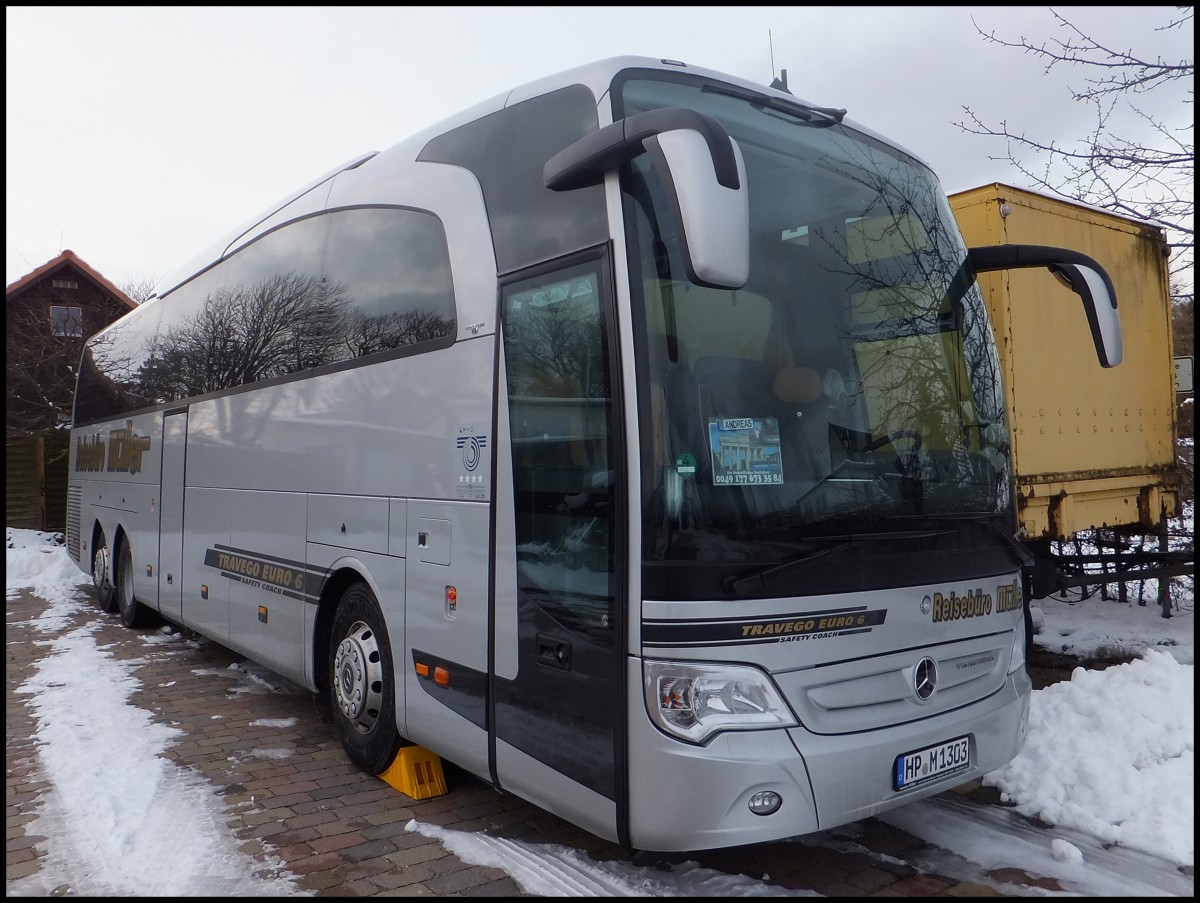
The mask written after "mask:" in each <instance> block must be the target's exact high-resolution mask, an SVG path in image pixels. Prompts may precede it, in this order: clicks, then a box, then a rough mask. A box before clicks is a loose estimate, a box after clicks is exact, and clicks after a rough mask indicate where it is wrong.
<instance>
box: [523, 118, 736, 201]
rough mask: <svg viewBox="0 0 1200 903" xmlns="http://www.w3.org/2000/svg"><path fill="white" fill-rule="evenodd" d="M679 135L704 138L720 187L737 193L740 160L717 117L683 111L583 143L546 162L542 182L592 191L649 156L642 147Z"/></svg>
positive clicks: (618, 126)
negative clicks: (613, 172)
mask: <svg viewBox="0 0 1200 903" xmlns="http://www.w3.org/2000/svg"><path fill="white" fill-rule="evenodd" d="M676 129H692V130H694V131H697V132H699V133H700V134H701V135H703V136H704V140H705V142H706V143H707V144H708V151H709V154H710V156H711V157H712V161H713V168H714V169H715V170H716V175H717V182H718V184H720V185H722V186H724V187H725V188H732V189H735V190H736V189H738V188H740V187H741V183H740V181H739V179H738V169H737V160H736V158H735V157H734V154H733V145H732V142H731V141H730V138H729V133H728V132H727V131H725V129H724V127H723V126H722V125H721V124H720V123H719V122H717V120H715V119H713V117H711V116H709V115H707V114H705V113H699V112H697V111H696V110H688V109H684V108H683V107H667V108H665V109H661V110H647V111H646V112H645V113H636V114H634V115H633V116H629V117H627V118H625V119H622V120H620V121H618V122H614V123H613V124H612V125H606V126H604V128H602V129H599V130H597V131H595V132H592V133H591V134H589V135H585V136H584V137H583V138H580V139H579V140H578V141H576V142H575V143H574V144H572V145H570V146H569V147H566V148H564V149H563V150H561V151H559V152H558V153H557V154H555V155H554V156H553V157H551V158H550V159H549V160H547V161H546V165H545V167H544V168H543V170H542V177H543V179H544V181H545V184H546V187H547V188H549V189H551V190H552V191H569V190H571V189H574V188H582V187H584V186H585V185H593V184H595V183H596V182H598V181H599V180H600V179H602V178H603V177H604V173H605V172H606V171H608V170H609V169H611V168H613V167H614V166H619V165H620V164H622V163H624V162H626V161H628V160H632V159H633V158H634V157H636V156H638V155H640V154H642V153H644V152H645V149H646V148H645V146H644V145H643V143H642V142H643V141H644V140H645V139H646V138H649V137H650V136H652V135H658V134H661V133H662V132H670V131H675V130H676Z"/></svg>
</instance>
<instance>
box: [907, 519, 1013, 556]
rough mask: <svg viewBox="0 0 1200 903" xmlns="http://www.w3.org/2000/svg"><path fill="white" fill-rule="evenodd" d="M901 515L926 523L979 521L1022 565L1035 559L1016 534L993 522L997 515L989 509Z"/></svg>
mask: <svg viewBox="0 0 1200 903" xmlns="http://www.w3.org/2000/svg"><path fill="white" fill-rule="evenodd" d="M900 517H902V518H904V519H907V520H920V521H924V522H925V523H942V524H953V523H954V522H955V521H971V522H973V523H979V524H982V525H983V526H984V529H986V530H987V531H988V533H990V534H991V535H992V536H995V537H996V538H997V539H999V540H1001V541H1002V542H1003V543H1004V544H1005V545H1006V546H1008V549H1009V551H1011V552H1012V553H1013V554H1014V555H1015V556H1016V558H1017V561H1018V562H1019V563H1020V565H1021V567H1029V566H1031V565H1032V564H1033V562H1034V560H1035V559H1034V557H1033V553H1032V552H1030V551H1029V549H1028V548H1026V546H1025V545H1024V543H1022V542H1021V541H1020V540H1019V539H1017V537H1016V536H1015V535H1014V534H1012V533H1009V532H1007V531H1006V530H1002V529H1000V528H999V527H997V526H996V525H995V524H994V523H992V519H993V518H994V517H995V515H994V514H992V513H990V512H987V511H963V512H961V513H959V514H907V515H900Z"/></svg>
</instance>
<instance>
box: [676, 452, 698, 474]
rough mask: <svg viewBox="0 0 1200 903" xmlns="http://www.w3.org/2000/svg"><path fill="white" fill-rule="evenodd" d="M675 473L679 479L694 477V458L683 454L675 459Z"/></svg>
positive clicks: (685, 453)
mask: <svg viewBox="0 0 1200 903" xmlns="http://www.w3.org/2000/svg"><path fill="white" fill-rule="evenodd" d="M675 472H676V473H677V474H679V475H680V476H681V477H685V478H687V479H691V478H692V477H694V476H695V475H696V456H695V455H689V454H688V453H687V452H684V453H683V454H682V455H680V456H679V457H678V458H676V459H675Z"/></svg>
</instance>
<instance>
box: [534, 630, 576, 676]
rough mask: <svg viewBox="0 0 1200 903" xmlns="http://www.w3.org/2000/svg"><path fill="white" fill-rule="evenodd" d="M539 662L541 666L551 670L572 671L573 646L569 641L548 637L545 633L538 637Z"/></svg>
mask: <svg viewBox="0 0 1200 903" xmlns="http://www.w3.org/2000/svg"><path fill="white" fill-rule="evenodd" d="M537 660H538V663H539V664H542V665H547V666H549V667H551V668H558V669H559V670H560V671H570V670H571V644H570V642H568V641H567V640H564V639H560V638H559V637H552V636H547V635H546V634H544V633H539V634H538V635H537Z"/></svg>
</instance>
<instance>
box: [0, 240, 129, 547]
mask: <svg viewBox="0 0 1200 903" xmlns="http://www.w3.org/2000/svg"><path fill="white" fill-rule="evenodd" d="M135 307H137V302H136V301H134V300H133V299H132V298H130V297H129V295H128V294H126V293H125V292H123V291H122V290H121V289H119V288H117V286H115V285H114V284H113V283H112V282H110V281H109V280H108V279H107V278H105V277H104V276H103V275H102V274H101V273H100V272H98V271H97V270H96V269H95V268H94V267H92V266H91V265H90V264H88V263H87V261H85V260H83V258H81V257H79V256H78V255H77V254H76V253H75V252H74V251H69V250H68V251H63V252H62V253H60V254H59V255H58V256H57V257H55V258H53V259H51V260H48V261H46V262H45V263H44V264H42V265H41V266H39V267H37V268H36V269H34V270H32V271H31V272H29V273H28V274H26V275H25V276H22V277H21V278H20V279H18V280H17V281H15V282H13V283H11V284H10V285H9V286H8V287H7V289H6V290H5V293H4V332H5V374H4V376H5V380H4V415H5V417H4V421H5V431H4V432H5V486H6V501H5V514H6V520H5V524H6V525H7V526H11V527H23V528H25V529H34V530H55V529H61V528H62V525H63V523H64V518H65V510H64V509H65V505H66V477H67V458H68V457H69V447H68V441H67V440H68V438H69V432H70V426H71V408H72V405H73V403H74V398H75V375H76V373H77V372H78V369H79V360H80V355H81V354H82V352H83V344H84V341H85V340H86V339H87V338H88V336H90V335H93V334H94V333H96V332H99V331H100V330H101V329H103V328H104V327H105V326H107V325H108V324H109V323H112V322H113V321H114V320H116V319H117V318H119V317H121V316H122V315H123V314H125V313H127V312H129V311H131V310H133V309H134V308H135Z"/></svg>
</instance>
